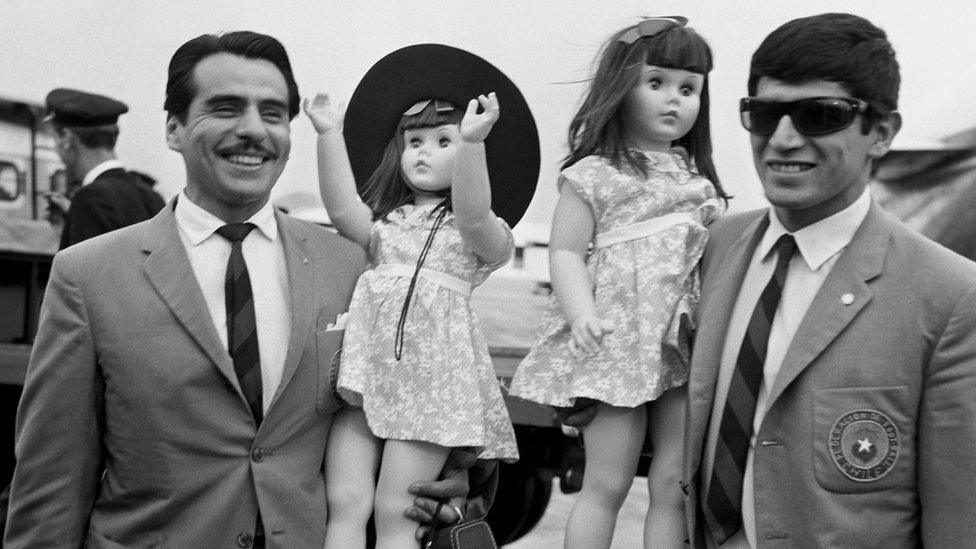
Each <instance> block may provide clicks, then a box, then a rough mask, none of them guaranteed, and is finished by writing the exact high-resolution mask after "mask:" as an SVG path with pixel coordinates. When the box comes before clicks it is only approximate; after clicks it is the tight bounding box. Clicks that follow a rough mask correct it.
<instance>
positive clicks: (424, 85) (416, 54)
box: [343, 44, 539, 227]
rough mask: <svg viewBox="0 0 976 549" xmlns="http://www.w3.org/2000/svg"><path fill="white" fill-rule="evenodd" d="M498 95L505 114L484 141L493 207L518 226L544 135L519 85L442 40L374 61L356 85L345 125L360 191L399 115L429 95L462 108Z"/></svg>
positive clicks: (531, 189)
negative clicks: (485, 97)
mask: <svg viewBox="0 0 976 549" xmlns="http://www.w3.org/2000/svg"><path fill="white" fill-rule="evenodd" d="M490 92H495V94H496V95H497V97H498V106H499V110H500V116H499V118H498V121H497V122H495V125H494V126H493V127H492V129H491V133H490V134H488V138H487V139H486V140H485V152H486V156H487V162H488V177H489V180H490V181H491V197H492V201H491V209H492V211H494V212H495V214H497V215H498V216H499V217H501V218H502V219H504V220H505V221H506V222H507V223H508V224H509V226H511V227H514V226H515V224H516V223H518V221H519V220H520V219H522V215H523V214H524V213H525V210H526V208H528V207H529V202H531V201H532V195H533V194H534V193H535V186H536V183H537V182H538V179H539V132H538V130H537V129H536V126H535V119H534V118H533V117H532V112H531V111H530V110H529V105H528V104H527V103H526V102H525V98H524V97H522V93H521V92H520V91H519V90H518V88H517V87H516V86H515V84H514V83H513V82H512V81H511V80H509V78H508V77H507V76H505V75H504V74H503V73H502V72H501V71H500V70H498V69H497V68H495V67H494V66H493V65H492V64H491V63H489V62H487V61H485V60H484V59H482V58H480V57H478V56H476V55H474V54H471V53H468V52H466V51H464V50H461V49H458V48H453V47H450V46H445V45H443V44H416V45H413V46H407V47H405V48H401V49H399V50H396V51H394V52H393V53H390V54H389V55H387V56H385V57H383V58H382V59H380V60H379V61H377V62H376V64H375V65H373V66H372V68H370V69H369V71H368V72H367V73H366V75H365V76H363V79H362V80H361V81H360V82H359V85H358V86H356V91H354V92H353V94H352V98H350V100H349V106H348V107H347V108H346V118H345V122H344V124H343V128H344V129H343V135H344V136H345V139H346V148H347V149H348V151H349V161H350V163H351V164H352V171H353V174H354V175H355V177H356V185H357V186H358V187H359V189H360V191H361V190H362V188H363V185H364V184H365V183H366V180H368V179H369V176H370V175H372V173H373V171H374V170H376V167H377V166H379V163H380V159H381V158H382V157H383V151H384V149H385V148H386V146H387V144H389V142H390V140H391V139H392V138H393V132H395V131H396V128H397V125H398V124H399V122H400V117H401V116H403V113H404V112H405V111H406V110H407V109H409V108H410V107H411V106H413V105H414V104H416V103H417V102H418V101H423V100H425V99H445V100H447V101H450V102H451V103H454V105H456V106H457V107H458V108H459V109H461V111H462V113H463V112H464V110H465V108H466V107H467V105H468V101H470V100H471V99H475V98H477V97H478V96H479V95H481V94H484V95H488V93H490Z"/></svg>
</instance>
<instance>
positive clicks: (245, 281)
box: [217, 223, 263, 425]
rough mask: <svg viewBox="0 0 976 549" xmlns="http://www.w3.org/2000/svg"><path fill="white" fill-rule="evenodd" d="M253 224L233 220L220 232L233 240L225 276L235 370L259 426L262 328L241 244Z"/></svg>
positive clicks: (228, 324) (228, 322)
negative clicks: (260, 330)
mask: <svg viewBox="0 0 976 549" xmlns="http://www.w3.org/2000/svg"><path fill="white" fill-rule="evenodd" d="M253 228H254V225H253V224H251V223H230V224H228V225H224V226H223V227H221V228H219V229H217V234H219V235H220V236H222V237H224V238H226V239H227V240H229V241H230V243H231V248H230V258H229V259H228V260H227V274H226V275H225V276H224V303H225V304H226V306H227V350H228V351H229V352H230V357H231V359H233V361H234V372H236V373H237V380H238V381H239V382H240V384H241V391H243V393H244V398H246V399H247V403H248V405H249V406H250V407H251V413H252V414H253V415H254V420H255V421H256V422H257V424H258V425H261V420H262V419H263V411H262V402H261V399H262V396H261V359H260V355H259V353H258V329H257V321H256V320H255V317H254V295H253V294H252V293H251V277H250V275H248V273H247V264H246V263H244V254H243V253H242V252H241V245H242V243H243V242H244V238H245V237H246V236H247V235H248V233H250V232H251V229H253Z"/></svg>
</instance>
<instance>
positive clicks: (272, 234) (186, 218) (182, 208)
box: [174, 189, 278, 246]
mask: <svg viewBox="0 0 976 549" xmlns="http://www.w3.org/2000/svg"><path fill="white" fill-rule="evenodd" d="M174 215H175V216H176V222H177V223H178V224H179V226H180V227H182V228H183V230H184V231H185V232H186V236H187V237H188V238H189V239H190V243H191V244H192V245H194V246H196V245H198V244H200V243H201V242H203V241H204V240H206V239H208V238H210V236H211V235H213V234H214V233H215V232H216V231H217V229H219V228H221V227H223V226H224V225H226V224H227V223H225V222H224V221H223V220H222V219H220V218H219V217H217V216H215V215H214V214H212V213H210V212H208V211H207V210H205V209H203V208H201V207H200V206H198V205H197V204H195V203H194V202H193V201H192V200H190V197H188V196H187V195H186V189H183V191H182V192H181V193H180V199H179V200H177V201H176V210H175V212H174ZM245 223H253V224H254V225H255V226H256V227H257V228H258V230H259V231H260V232H261V234H263V235H264V236H265V238H267V239H268V240H270V241H272V242H274V241H275V240H277V239H278V221H277V220H276V219H275V215H274V207H273V206H272V205H271V201H270V200H269V201H268V202H267V203H266V204H265V205H264V206H262V207H261V209H260V210H258V211H257V212H256V213H255V214H254V215H252V216H251V217H250V218H249V219H248V220H247V221H246V222H245Z"/></svg>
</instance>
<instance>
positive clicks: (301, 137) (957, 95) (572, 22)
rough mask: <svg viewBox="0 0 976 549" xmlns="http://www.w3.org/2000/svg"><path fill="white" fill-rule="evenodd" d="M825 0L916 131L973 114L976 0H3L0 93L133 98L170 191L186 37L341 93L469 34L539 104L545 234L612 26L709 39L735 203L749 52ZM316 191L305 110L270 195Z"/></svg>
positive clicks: (747, 182)
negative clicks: (215, 37)
mask: <svg viewBox="0 0 976 549" xmlns="http://www.w3.org/2000/svg"><path fill="white" fill-rule="evenodd" d="M926 9H929V10H935V11H930V12H927V11H926ZM825 11H849V12H852V13H856V14H858V15H862V16H864V17H867V18H868V19H870V20H871V21H873V22H874V23H875V24H877V25H878V26H880V27H881V28H883V29H884V30H885V31H886V32H887V33H888V36H889V39H890V40H891V41H892V43H893V44H894V46H895V49H896V51H897V52H898V58H899V61H900V63H901V67H902V89H901V101H900V103H901V111H902V113H903V116H904V119H905V124H904V127H903V134H904V135H903V136H902V139H904V142H905V143H907V142H908V141H907V138H913V139H934V138H938V137H942V136H944V135H947V134H950V133H953V132H954V131H957V130H961V129H963V128H964V127H967V126H972V125H973V124H974V123H976V95H974V92H973V88H974V83H976V78H974V75H976V69H972V68H968V67H969V66H971V65H973V64H974V63H973V60H974V59H976V38H974V36H973V34H974V33H973V30H974V24H976V23H974V21H976V4H974V3H973V2H969V1H963V0H951V1H945V2H931V3H919V2H917V1H910V0H877V1H875V0H869V1H856V2H855V1H851V0H846V1H834V0H829V1H819V2H794V1H787V0H752V1H746V0H725V1H719V0H713V1H705V0H686V1H683V2H675V1H659V2H648V1H646V0H645V1H616V0H603V1H559V2H557V1H540V0H522V1H515V0H493V1H479V2H475V1H470V0H455V1H433V0H432V1H426V2H413V1H392V0H391V1H387V2H379V1H370V0H346V1H341V2H340V1H330V0H329V1H323V0H316V1H311V0H307V1H299V0H287V1H280V0H279V1H275V2H257V1H242V0H237V1H233V2H230V1H224V0H214V1H211V0H193V1H190V0H168V1H166V2H149V1H137V0H111V1H109V0H102V1H97V0H4V1H3V9H2V11H0V95H2V96H4V97H12V98H16V99H22V100H28V101H32V102H38V103H41V102H43V99H44V96H45V95H46V94H47V92H48V91H49V90H50V89H52V88H54V87H59V86H65V87H74V88H80V89H84V90H89V91H94V92H98V93H103V94H106V95H110V96H113V97H116V98H118V99H121V100H123V101H125V102H126V103H128V104H129V106H130V109H131V110H130V112H129V113H128V114H126V115H125V116H123V117H122V118H121V119H120V125H121V128H122V135H121V138H120V141H119V145H118V149H117V151H118V153H119V156H120V157H121V158H122V160H123V162H124V163H125V164H126V165H128V166H129V167H132V168H136V169H140V170H142V171H146V172H148V173H151V174H152V175H153V176H155V177H156V178H157V179H158V180H160V184H159V187H158V189H159V190H160V192H161V193H162V194H163V195H164V196H165V197H167V198H169V197H170V196H172V195H174V194H175V193H177V192H178V191H179V190H180V189H181V188H182V186H183V180H184V174H183V166H182V161H181V160H180V158H179V156H178V155H177V154H176V153H173V152H172V151H169V150H168V149H167V148H166V144H165V140H164V121H165V116H164V113H163V111H162V103H163V92H164V88H165V83H166V66H167V64H168V62H169V58H170V56H171V55H172V54H173V52H174V51H175V49H176V48H177V47H178V46H179V45H180V44H182V43H183V42H185V41H186V40H188V39H190V38H192V37H194V36H197V35H199V34H203V33H210V32H220V31H230V30H240V29H249V30H255V31H259V32H264V33H268V34H271V35H273V36H275V37H276V38H278V39H279V40H281V41H282V42H283V43H284V44H285V47H286V48H287V49H288V52H289V54H290V56H291V60H292V65H293V68H294V71H295V75H296V78H297V80H298V84H299V89H300V91H301V92H302V94H303V96H305V95H311V94H313V93H314V92H315V91H318V90H322V91H328V92H329V93H331V94H332V95H333V96H334V97H336V98H338V99H340V100H342V99H348V97H349V95H350V94H351V92H352V90H353V89H354V88H355V86H356V84H357V83H358V81H359V78H360V77H361V76H362V75H363V74H364V73H365V71H366V70H367V69H369V67H370V66H371V65H372V64H373V63H374V62H375V61H376V60H378V59H379V58H381V57H382V56H384V55H385V54H387V53H389V52H390V51H393V50H395V49H397V48H400V47H402V46H406V45H410V44H415V43H422V42H438V43H443V44H448V45H452V46H456V47H460V48H463V49H466V50H468V51H471V52H472V53H475V54H477V55H479V56H481V57H484V58H485V59H487V60H489V61H490V62H492V63H493V64H495V65H496V66H497V67H499V68H500V69H501V70H502V71H503V72H505V73H506V74H507V75H508V76H509V77H510V78H511V79H512V80H514V81H515V83H516V84H517V85H518V86H519V87H520V89H521V90H522V93H523V94H524V95H525V97H526V99H527V101H528V103H529V107H530V108H531V109H532V111H533V113H534V115H535V117H536V124H537V125H538V127H539V131H540V141H541V150H542V170H541V176H540V182H539V189H538V191H537V193H536V199H535V200H534V201H533V204H532V206H531V207H530V209H529V212H528V214H527V216H526V223H525V227H523V228H522V231H526V230H527V229H528V232H529V233H533V234H532V236H536V237H538V236H539V235H540V234H541V235H542V236H543V237H544V236H545V233H547V229H546V228H545V227H546V225H547V224H548V221H549V218H550V217H551V215H552V208H553V205H554V202H555V196H556V192H555V180H556V175H557V173H558V170H557V166H558V163H559V159H560V157H561V156H562V155H563V154H565V144H564V142H565V134H566V127H567V125H568V123H569V120H570V119H571V118H572V116H573V114H574V113H575V110H576V107H577V105H578V100H579V98H580V94H581V92H582V91H583V85H582V84H573V83H568V82H574V81H579V80H582V79H584V78H586V77H587V76H588V75H589V73H590V68H591V63H592V60H593V56H594V55H595V53H596V50H597V48H598V47H599V45H600V43H601V42H602V41H603V39H604V38H605V37H606V36H607V35H609V34H610V33H612V32H614V31H615V30H617V29H618V28H621V27H623V26H625V25H628V24H631V23H633V22H635V21H636V20H638V18H639V17H640V16H642V15H667V14H680V15H685V16H687V17H688V18H689V19H690V21H691V22H690V24H691V26H693V27H695V28H696V29H697V30H698V31H699V32H700V33H701V34H702V35H703V36H704V37H705V38H706V39H707V40H708V41H709V43H710V44H711V46H712V49H713V52H714V54H715V61H716V67H715V70H714V71H713V72H712V74H711V75H710V78H711V84H710V86H711V92H712V127H713V132H714V133H713V136H712V138H713V142H714V148H715V163H716V166H717V168H718V171H719V176H720V177H721V178H722V182H723V184H724V185H725V187H726V189H728V190H729V191H730V192H731V193H732V194H733V195H735V196H736V199H735V200H734V201H733V203H732V208H733V209H734V210H744V209H749V208H754V207H758V206H762V205H763V204H764V201H763V199H762V195H761V192H760V190H759V183H758V180H757V179H756V176H755V174H754V172H753V168H752V161H751V156H750V152H749V143H748V138H747V136H746V133H745V131H744V130H742V129H741V127H740V126H739V122H738V112H737V102H738V99H739V98H740V97H741V96H743V95H745V93H746V90H745V82H746V77H747V75H748V64H749V58H750V56H751V55H752V52H753V51H754V50H755V48H756V47H757V46H758V45H759V42H760V41H761V40H762V39H763V38H764V37H765V36H766V35H767V34H768V33H769V32H770V31H772V30H773V29H774V28H775V27H777V26H779V25H780V24H782V23H784V22H786V21H788V20H790V19H793V18H796V17H801V16H805V15H811V14H815V13H821V12H825ZM486 91H487V90H486ZM504 112H505V111H504V105H502V116H504ZM296 193H298V195H297V196H299V198H296ZM300 195H305V197H304V198H301V197H300ZM316 195H317V191H316V190H315V154H314V134H313V131H312V129H311V126H310V124H309V123H308V121H307V119H305V118H304V114H302V115H299V117H298V118H296V119H295V121H294V122H293V123H292V153H291V160H290V161H289V163H288V167H287V168H286V169H285V172H284V174H283V175H282V177H281V180H280V181H279V183H278V186H277V188H276V189H275V194H274V196H275V197H276V199H277V200H279V201H284V202H286V203H288V205H289V206H291V207H293V208H294V207H296V206H304V205H306V204H312V203H316V204H317V205H320V202H316V201H317V200H318V199H317V197H316ZM522 231H520V232H522Z"/></svg>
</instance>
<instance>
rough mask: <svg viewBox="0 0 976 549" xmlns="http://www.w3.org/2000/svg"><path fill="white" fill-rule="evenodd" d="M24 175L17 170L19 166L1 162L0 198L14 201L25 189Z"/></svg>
mask: <svg viewBox="0 0 976 549" xmlns="http://www.w3.org/2000/svg"><path fill="white" fill-rule="evenodd" d="M23 182H24V177H23V174H21V173H20V171H19V170H17V166H14V165H13V164H11V163H9V162H0V200H3V201H8V202H10V201H13V200H16V199H17V197H19V196H20V193H21V191H22V190H23Z"/></svg>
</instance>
